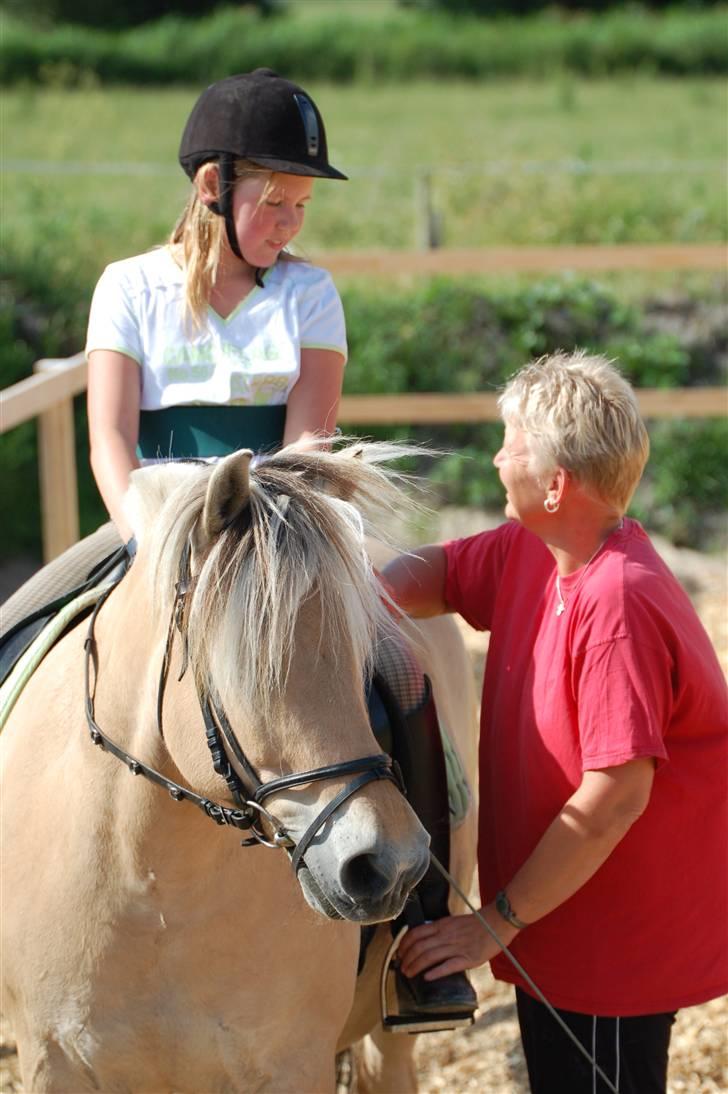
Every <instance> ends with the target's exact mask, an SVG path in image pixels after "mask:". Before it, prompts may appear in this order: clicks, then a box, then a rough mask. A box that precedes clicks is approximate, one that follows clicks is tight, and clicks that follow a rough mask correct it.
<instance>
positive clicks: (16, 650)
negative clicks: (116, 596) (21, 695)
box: [0, 546, 131, 686]
mask: <svg viewBox="0 0 728 1094" xmlns="http://www.w3.org/2000/svg"><path fill="white" fill-rule="evenodd" d="M130 563H131V558H130V557H129V554H128V552H127V549H126V547H125V546H121V547H119V548H118V550H116V551H113V552H112V553H111V554H110V555H107V557H106V558H104V559H102V560H101V562H99V563H97V564H96V566H94V567H93V569H92V570H90V571H89V574H88V576H87V577H86V579H85V580H84V581H82V582H81V584H80V585H77V586H75V588H73V589H69V591H68V592H66V593H64V594H63V595H62V596H59V597H57V598H56V599H55V600H52V601H50V602H49V603H48V604H44V605H43V606H42V607H40V608H38V609H36V611H34V612H31V613H30V614H29V615H27V616H26V617H25V618H24V619H21V620H19V621H18V622H17V623H16V624H15V626H13V627H11V628H10V630H9V631H7V632H6V633H5V634H4V635H3V636H2V638H0V686H1V685H3V684H4V683H5V681H6V680H7V679H8V677H9V676H10V673H11V672H12V671H13V669H14V668H15V666H16V664H17V663H18V661H19V660H20V658H21V657H22V656H23V654H24V653H25V652H26V651H27V650H28V649H29V648H30V646H31V645H32V644H33V642H34V641H35V640H36V638H38V636H39V635H40V634H41V633H42V631H43V630H44V629H45V628H46V627H47V626H48V625H49V624H51V623H53V621H54V620H56V619H57V618H58V617H59V615H60V613H62V612H63V611H64V609H66V608H69V607H70V605H72V604H74V603H76V602H79V601H80V600H81V599H82V598H86V599H89V598H88V596H87V594H89V593H90V592H91V591H92V590H94V589H98V588H100V587H101V586H103V585H107V584H110V583H111V582H112V581H115V580H117V579H118V578H119V577H121V576H122V574H124V573H126V571H127V570H128V568H129V565H130ZM94 602H95V601H94V600H93V599H92V598H91V599H90V602H89V603H88V604H84V605H80V606H79V608H78V610H77V611H73V610H71V611H69V613H68V614H69V618H68V623H67V626H66V627H63V628H62V629H60V630H59V633H58V634H57V635H56V637H55V641H58V639H59V638H61V637H62V636H63V634H65V631H66V629H67V627H68V626H70V625H71V623H77V622H78V621H79V619H82V618H83V617H84V615H88V613H89V612H90V611H91V609H92V608H93V605H94ZM53 644H54V643H53V642H49V643H48V646H47V648H48V649H50V648H51V645H53Z"/></svg>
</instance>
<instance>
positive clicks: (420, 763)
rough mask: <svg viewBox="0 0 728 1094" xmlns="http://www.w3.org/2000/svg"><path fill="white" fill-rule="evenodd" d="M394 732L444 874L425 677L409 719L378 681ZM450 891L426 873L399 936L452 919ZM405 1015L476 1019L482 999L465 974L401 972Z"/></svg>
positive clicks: (436, 739)
mask: <svg viewBox="0 0 728 1094" xmlns="http://www.w3.org/2000/svg"><path fill="white" fill-rule="evenodd" d="M376 684H377V688H378V689H379V690H380V694H381V699H382V702H383V703H384V705H385V707H386V709H387V712H388V714H389V721H390V725H391V727H392V752H391V754H392V758H393V759H394V760H395V761H396V762H397V764H398V765H399V768H400V771H401V773H402V778H403V781H404V784H405V787H406V789H407V800H408V801H409V804H410V805H411V806H412V808H413V809H414V811H415V813H416V814H417V816H418V818H419V820H420V822H421V823H422V824H423V825H424V827H425V828H426V829H427V832H428V833H429V835H430V849H431V851H432V853H433V855H434V856H435V857H436V858H437V859H438V860H439V861H440V862H441V863H442V865H443V866H444V867H445V869H447V868H448V866H449V860H450V810H449V805H448V794H447V774H446V769H445V757H444V754H443V749H442V739H441V737H440V727H439V724H438V719H437V711H436V709H435V703H434V699H433V697H432V690H431V687H430V681H429V680H428V679H427V677H425V692H424V697H423V699H422V701H421V703H420V705H419V706H418V707H416V708H415V709H414V710H412V711H410V712H409V713H407V714H406V715H405V714H403V713H402V712H401V710H400V709H399V706H398V704H397V702H396V701H395V700H394V697H393V696H392V694H391V691H390V690H389V688H388V686H387V684H386V682H385V681H382V680H381V679H380V678H379V677H377V680H376ZM449 890H450V886H449V885H448V882H447V880H446V879H445V878H444V877H443V876H442V874H441V873H440V872H439V870H438V869H437V868H436V867H435V866H434V865H433V864H432V863H430V866H429V868H428V870H427V873H426V874H425V875H424V877H423V878H422V880H421V881H420V882H419V884H418V885H417V887H416V888H415V889H414V890H413V892H412V893H411V894H410V896H409V898H408V901H407V904H406V905H405V908H404V910H403V912H402V914H401V915H400V916H399V918H398V919H397V920H395V922H394V925H393V931H394V933H396V932H397V931H398V930H400V929H401V928H402V927H403V926H404V925H405V924H406V925H407V926H408V927H414V926H417V925H419V924H420V923H424V922H426V921H428V920H433V919H441V918H442V917H443V916H446V915H449V909H448V896H449ZM396 983H397V997H398V1003H399V1010H400V1014H406V1015H407V1016H410V1015H412V1016H416V1017H418V1018H421V1019H422V1020H423V1021H426V1020H427V1018H428V1016H431V1017H432V1019H433V1024H434V1023H435V1022H436V1016H440V1017H442V1016H445V1015H453V1014H459V1015H462V1014H467V1016H468V1017H471V1016H472V1014H473V1012H474V1011H475V1008H476V1006H477V996H476V994H475V991H474V990H473V988H472V986H471V984H470V981H469V980H468V978H467V976H466V975H465V973H463V972H460V973H451V974H450V975H448V976H443V977H441V978H440V979H439V980H425V979H424V975H423V974H422V973H419V974H418V975H417V976H414V977H412V978H409V977H406V976H405V975H404V974H403V973H402V972H401V971H400V970H399V969H397V970H396Z"/></svg>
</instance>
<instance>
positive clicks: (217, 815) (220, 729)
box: [84, 541, 405, 872]
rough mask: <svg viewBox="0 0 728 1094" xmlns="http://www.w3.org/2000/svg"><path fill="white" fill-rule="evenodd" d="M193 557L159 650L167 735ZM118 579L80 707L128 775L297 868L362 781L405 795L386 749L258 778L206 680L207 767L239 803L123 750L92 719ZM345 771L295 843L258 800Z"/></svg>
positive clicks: (89, 641)
mask: <svg viewBox="0 0 728 1094" xmlns="http://www.w3.org/2000/svg"><path fill="white" fill-rule="evenodd" d="M190 555H191V549H190V543H189V541H188V542H187V544H186V545H185V548H184V550H183V552H182V556H181V558H180V565H179V573H178V580H177V583H176V585H175V597H174V604H173V606H172V614H171V617H170V621H169V627H168V630H167V641H166V644H165V648H164V657H163V659H162V669H161V672H160V677H159V688H158V691H157V726H158V728H159V732H160V735H161V736H162V737H163V736H164V733H163V730H162V707H163V702H164V691H165V687H166V683H167V676H168V672H169V665H170V661H171V656H172V647H173V643H174V636H175V633H176V632H177V631H179V632H180V635H181V636H182V639H183V643H184V646H183V656H182V668H181V671H180V675H179V677H178V680H181V679H182V677H183V676H184V674H185V671H186V669H187V665H188V655H187V635H186V630H185V614H186V613H185V603H186V597H187V594H188V592H189V589H190V585H191V572H190ZM122 576H123V575H122ZM120 580H121V578H119V579H118V581H116V582H115V583H114V584H113V585H110V586H109V588H108V589H106V591H105V592H104V593H103V594H102V596H101V597H100V598H99V600H98V601H97V603H96V606H95V608H94V610H93V612H92V614H91V618H90V620H89V627H88V633H87V635H86V640H85V642H84V650H85V709H86V722H87V724H88V728H89V733H90V735H91V740H92V741H93V743H94V744H95V745H98V746H99V747H100V748H101V749H103V750H104V751H107V752H110V753H111V754H112V755H113V756H116V758H117V759H118V760H121V762H122V763H124V764H126V766H127V767H128V768H129V771H130V772H131V773H132V774H133V775H142V776H144V778H146V779H149V780H150V782H153V783H156V784H157V786H161V787H162V788H163V789H165V790H167V792H168V793H169V795H170V796H171V797H172V798H173V799H174V800H175V801H188V802H192V804H193V805H196V806H197V807H198V809H201V810H202V812H203V813H205V814H206V815H207V816H208V817H210V818H211V819H212V820H214V821H215V823H216V824H227V825H230V826H231V827H233V828H238V829H242V830H244V831H249V832H250V836H249V838H248V839H245V840H243V841H242V846H243V847H249V846H253V845H255V844H263V845H264V846H266V847H273V848H276V847H283V848H285V849H286V851H288V853H289V855H290V858H291V864H292V866H293V869H294V871H296V872H297V871H298V870H299V868H300V867H301V865H304V855H305V853H306V851H307V850H308V848H309V846H310V845H311V842H312V840H313V839H314V837H315V836H316V835H317V833H318V832H319V831H320V830H321V828H323V826H324V824H325V823H326V821H327V820H328V819H329V818H330V817H331V816H332V815H333V814H334V813H335V812H336V810H337V809H338V808H339V806H340V805H343V803H344V802H345V801H348V799H349V798H351V797H352V796H353V795H354V794H356V792H357V791H358V790H361V788H362V787H363V786H366V785H367V783H370V782H374V781H375V780H378V779H386V780H389V781H390V782H393V783H394V784H395V785H396V786H397V788H398V789H399V790H400V791H401V792H402V793H404V792H405V790H404V783H403V782H402V777H401V775H400V773H399V770H398V768H397V766H396V764H393V762H392V759H391V757H389V756H387V755H386V754H385V753H377V754H375V755H372V756H363V757H362V758H361V759H358V760H345V761H342V762H341V763H335V764H328V765H327V766H325V767H316V768H314V769H313V770H311V771H300V772H294V773H293V774H291V775H282V776H281V777H280V778H277V779H271V780H270V782H267V783H263V782H262V781H261V779H260V777H259V776H258V774H257V772H256V770H255V768H254V767H253V765H252V764H251V763H250V761H249V760H248V758H247V756H246V755H245V752H244V751H243V749H242V747H241V745H240V742H239V741H238V739H237V737H236V735H235V732H234V730H233V728H232V726H231V725H230V722H229V720H228V718H227V715H226V714H225V711H224V710H223V709H222V706H221V705H220V703H219V700H218V698H217V696H216V695H215V692H214V689H213V688H212V686H211V685H209V684H208V686H207V687H203V686H202V685H201V684H200V683H199V681H198V683H197V697H198V701H199V704H200V709H201V711H202V716H203V718H204V722H205V735H206V737H207V744H208V746H209V748H210V752H211V754H212V764H213V767H214V769H215V772H216V773H217V774H218V775H221V776H222V777H223V778H224V779H225V781H226V782H227V785H228V788H229V790H230V793H231V795H232V798H233V801H234V802H235V805H236V808H230V807H229V806H227V805H222V804H220V803H219V802H214V801H211V800H210V799H209V798H204V797H201V796H200V795H199V794H195V793H194V791H192V790H188V789H187V787H185V786H181V785H180V784H179V783H176V782H174V781H173V780H172V779H168V778H167V777H166V776H164V775H162V774H161V773H160V772H159V771H156V770H155V769H154V768H153V767H150V766H149V765H148V764H145V763H143V762H142V761H141V760H137V759H135V758H134V757H133V756H131V755H130V754H129V753H128V752H127V751H126V750H125V749H123V748H121V746H120V745H118V744H116V743H115V742H114V741H112V740H111V738H110V737H108V736H107V735H106V734H105V733H104V732H103V730H102V729H101V728H100V727H99V726H98V724H97V722H96V720H95V712H94V698H93V695H92V691H91V665H92V662H94V661H95V660H96V652H97V644H96V636H95V628H96V618H97V616H98V614H99V611H100V609H101V607H102V605H103V604H104V603H105V601H106V599H107V598H108V596H109V595H110V594H111V593H112V592H113V590H114V589H115V588H116V586H117V584H118V583H119V581H120ZM97 682H98V672H96V674H95V677H94V690H95V688H96V684H97ZM223 738H224V740H223ZM225 745H227V747H228V748H229V749H230V751H231V752H232V754H233V756H234V757H235V759H236V761H237V763H238V764H239V765H240V768H241V769H242V771H243V772H244V775H245V780H247V783H248V785H247V786H246V784H245V782H244V781H243V779H242V778H241V776H240V774H239V773H238V771H237V770H236V769H235V768H234V767H233V766H232V764H231V763H230V759H229V757H228V753H227V750H226V747H225ZM350 775H356V778H354V779H352V780H351V782H349V783H347V785H346V786H345V787H344V788H343V790H340V791H339V793H338V794H336V795H335V796H334V797H333V798H332V799H331V801H330V802H328V803H327V805H325V806H324V808H323V809H322V810H321V812H320V813H319V814H318V815H317V817H316V819H315V820H314V821H312V823H311V824H310V825H309V827H308V828H307V829H306V831H305V832H304V833H303V835H302V836H301V838H300V839H299V840H298V841H297V842H296V841H295V840H293V839H292V838H291V836H290V835H289V834H288V832H287V831H286V830H285V828H284V827H283V825H282V824H281V823H280V821H279V820H277V819H276V817H275V816H273V814H272V813H270V812H269V811H268V810H267V809H266V808H265V806H264V805H263V802H264V801H265V800H266V799H267V798H269V797H271V796H272V795H273V794H277V793H279V792H280V791H281V790H290V789H292V788H294V787H297V786H305V785H308V784H310V783H314V782H322V781H324V780H327V779H340V778H346V777H348V776H350ZM263 819H265V820H267V821H268V823H269V824H270V825H271V826H272V828H273V837H272V839H270V838H268V836H267V835H266V833H265V831H264V830H263V829H262V828H261V824H262V821H263Z"/></svg>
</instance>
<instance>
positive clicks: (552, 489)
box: [546, 467, 571, 512]
mask: <svg viewBox="0 0 728 1094" xmlns="http://www.w3.org/2000/svg"><path fill="white" fill-rule="evenodd" d="M570 483H571V476H570V475H569V472H568V471H567V470H566V469H565V468H563V467H557V468H556V470H555V471H554V472H553V474H552V475H551V476H550V477H549V480H548V482H547V484H546V497H547V499H548V500H549V501H550V503H551V504H552V505H555V506H556V509H558V507H559V505H561V502H562V501H563V500H564V495H565V494H566V492H567V491H568V489H569V485H570ZM556 509H554V512H555V511H556Z"/></svg>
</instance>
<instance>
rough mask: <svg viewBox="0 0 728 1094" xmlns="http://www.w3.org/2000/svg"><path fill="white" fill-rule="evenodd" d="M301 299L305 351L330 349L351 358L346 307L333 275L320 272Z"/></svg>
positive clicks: (300, 323)
mask: <svg viewBox="0 0 728 1094" xmlns="http://www.w3.org/2000/svg"><path fill="white" fill-rule="evenodd" d="M316 272H317V273H318V275H319V276H318V277H312V278H310V279H309V280H308V281H307V283H306V285H305V287H304V288H303V290H302V292H301V296H300V300H299V329H300V340H301V349H330V350H335V351H336V352H337V353H341V354H343V356H344V359H346V357H347V345H346V321H345V319H344V308H343V305H342V303H341V297H340V296H339V294H338V292H337V289H336V286H335V285H334V282H333V281H332V279H331V275H330V274H329V273H327V271H326V270H317V271H316Z"/></svg>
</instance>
